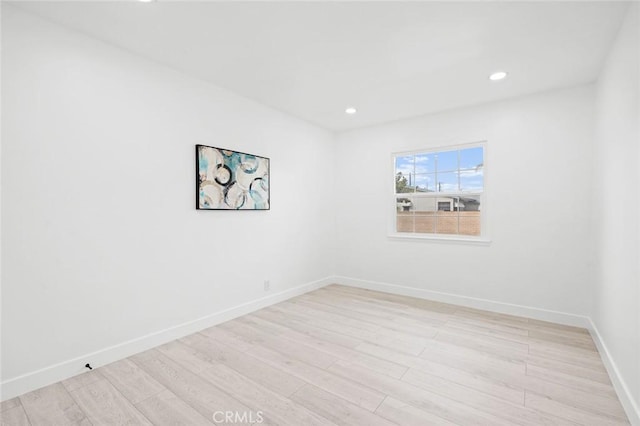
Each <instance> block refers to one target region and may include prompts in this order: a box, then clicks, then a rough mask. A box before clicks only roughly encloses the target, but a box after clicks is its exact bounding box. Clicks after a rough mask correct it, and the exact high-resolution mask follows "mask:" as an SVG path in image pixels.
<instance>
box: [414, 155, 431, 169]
mask: <svg viewBox="0 0 640 426" xmlns="http://www.w3.org/2000/svg"><path fill="white" fill-rule="evenodd" d="M415 164H416V173H434V172H435V171H436V154H435V153H432V154H419V155H416V157H415Z"/></svg>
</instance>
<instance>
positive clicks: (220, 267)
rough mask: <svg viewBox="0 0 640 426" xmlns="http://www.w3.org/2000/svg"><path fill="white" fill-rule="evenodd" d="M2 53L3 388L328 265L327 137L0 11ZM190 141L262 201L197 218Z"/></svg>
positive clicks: (311, 276) (282, 286) (297, 281)
mask: <svg viewBox="0 0 640 426" xmlns="http://www.w3.org/2000/svg"><path fill="white" fill-rule="evenodd" d="M2 49H3V51H2V59H3V61H2V89H3V93H2V110H3V114H4V115H3V117H2V124H3V126H2V150H3V156H2V184H3V186H2V197H3V200H2V201H3V202H2V228H3V231H4V234H3V238H2V265H3V268H2V363H3V364H2V380H3V381H6V380H9V379H13V378H15V377H17V376H20V375H22V374H26V373H31V372H34V371H36V370H38V369H40V368H44V367H49V366H52V365H54V364H56V363H59V362H64V361H67V360H69V359H72V358H74V357H78V356H82V355H83V354H86V353H89V352H92V351H99V350H102V349H104V348H106V347H109V346H110V345H116V344H120V343H122V342H126V341H127V340H129V339H135V338H138V337H140V336H144V335H147V334H149V333H153V332H157V331H160V330H163V329H165V328H168V327H172V326H175V325H178V324H181V323H184V322H187V321H191V320H195V319H197V318H200V317H203V316H206V315H209V314H211V313H215V312H219V311H221V310H224V309H227V308H230V307H232V306H235V305H238V304H241V303H245V302H248V301H252V300H255V299H258V298H261V297H263V296H264V295H265V294H266V293H265V292H264V291H263V280H264V279H270V280H271V286H272V290H271V293H275V292H279V291H282V290H286V289H291V288H293V287H294V286H298V285H302V284H305V283H309V282H312V281H314V280H319V279H322V278H325V277H327V276H328V275H330V274H331V273H332V272H333V269H334V265H333V260H332V259H333V255H332V251H331V249H332V244H333V233H334V223H333V219H332V217H333V207H332V203H331V202H330V200H331V196H332V195H331V194H332V184H333V183H332V181H331V176H332V175H331V173H327V172H326V169H322V167H323V166H325V167H326V166H327V165H330V164H331V161H332V158H333V136H332V134H331V133H329V132H327V131H324V130H321V129H319V128H316V127H313V126H311V125H309V124H306V123H304V122H302V121H299V120H296V119H294V118H291V117H290V116H287V115H285V114H282V113H279V112H276V111H274V110H271V109H268V108H266V107H263V106H260V105H258V104H256V103H254V102H251V101H249V100H246V99H243V98H240V97H238V96H236V95H234V94H231V93H229V92H227V91H224V90H222V89H219V88H216V87H213V86H210V85H207V84H205V83H202V82H200V81H198V80H195V79H192V78H189V77H186V76H184V75H182V74H180V73H178V72H174V71H172V70H170V69H167V68H164V67H162V66H159V65H156V64H154V63H151V62H148V61H146V60H144V59H142V58H139V57H137V56H134V55H131V54H129V53H127V52H124V51H121V50H119V49H116V48H113V47H111V46H109V45H107V44H103V43H101V42H98V41H96V40H94V39H90V38H87V37H84V36H82V35H80V34H79V33H74V32H71V31H67V30H65V29H63V28H61V27H59V26H56V25H53V24H49V23H46V22H45V21H42V20H40V19H38V18H35V17H33V16H31V15H28V14H24V13H22V12H19V11H18V10H17V9H14V8H12V7H10V6H8V5H6V4H3V16H2ZM196 143H202V144H208V145H214V146H222V147H228V148H232V149H237V150H240V151H245V152H251V153H255V154H259V155H264V156H268V157H270V158H271V172H272V175H271V178H272V179H271V182H272V189H271V201H272V209H271V211H268V212H246V211H245V212H228V211H222V212H213V211H196V210H195V207H194V205H195V200H194V193H195V188H194V185H195V170H194V156H195V154H194V149H195V148H194V145H195V144H196ZM82 365H84V364H82ZM82 365H78V371H80V370H81V369H82Z"/></svg>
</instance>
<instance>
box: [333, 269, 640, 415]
mask: <svg viewBox="0 0 640 426" xmlns="http://www.w3.org/2000/svg"><path fill="white" fill-rule="evenodd" d="M333 281H334V282H335V283H336V284H342V285H346V286H350V287H357V288H364V289H367V290H375V291H381V292H385V293H391V294H397V295H401V296H410V297H417V298H419V299H427V300H434V301H437V302H444V303H451V304H454V305H461V306H467V307H470V308H476V309H483V310H486V311H491V312H497V313H501V314H508V315H517V316H521V317H526V318H533V319H537V320H541V321H549V322H554V323H557V324H564V325H572V326H576V327H583V328H586V329H587V330H589V333H590V334H591V337H592V338H593V341H594V343H595V344H596V347H597V348H598V352H599V353H600V357H601V358H602V362H603V363H604V366H605V368H606V369H607V372H608V373H609V377H610V378H611V382H612V383H613V387H614V389H615V391H616V393H617V394H618V398H619V399H620V403H621V404H622V406H623V408H624V410H625V413H626V414H627V417H628V418H629V421H630V422H631V424H632V425H638V426H640V410H638V405H637V404H636V403H635V401H634V399H633V397H632V395H631V392H629V388H628V386H627V385H626V382H625V381H624V379H623V378H622V376H621V375H620V371H619V370H618V368H617V366H616V363H615V362H614V360H613V358H612V357H611V354H610V352H609V350H608V349H607V346H606V345H605V343H604V341H603V340H602V337H601V336H600V333H599V332H598V329H597V328H596V326H595V324H594V323H593V321H592V320H591V318H589V317H587V316H582V315H574V314H568V313H565V312H558V311H551V310H547V309H540V308H533V307H530V306H522V305H514V304H511V303H504V302H496V301H493V300H487V299H478V298H475V297H467V296H460V295H457V294H451V293H442V292H438V291H430V290H424V289H420V288H415V287H406V286H401V285H396V284H389V283H381V282H376V281H367V280H360V279H356V278H349V277H342V276H336V277H334V278H333Z"/></svg>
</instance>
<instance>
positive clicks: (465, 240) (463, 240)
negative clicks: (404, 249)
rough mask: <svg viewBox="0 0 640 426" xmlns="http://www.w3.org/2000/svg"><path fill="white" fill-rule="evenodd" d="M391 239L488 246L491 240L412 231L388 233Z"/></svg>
mask: <svg viewBox="0 0 640 426" xmlns="http://www.w3.org/2000/svg"><path fill="white" fill-rule="evenodd" d="M387 237H388V238H389V239H391V240H413V241H435V242H439V243H459V244H470V245H478V246H488V245H490V244H491V240H489V239H486V238H482V237H475V238H474V237H462V236H458V235H453V236H442V235H438V234H416V233H412V232H407V233H402V232H396V233H391V234H389V235H387Z"/></svg>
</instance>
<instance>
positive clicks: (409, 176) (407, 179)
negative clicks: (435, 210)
mask: <svg viewBox="0 0 640 426" xmlns="http://www.w3.org/2000/svg"><path fill="white" fill-rule="evenodd" d="M415 180H416V178H415V175H414V174H413V173H406V174H404V173H402V172H398V173H396V193H397V194H401V193H405V192H415V189H416V188H415Z"/></svg>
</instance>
